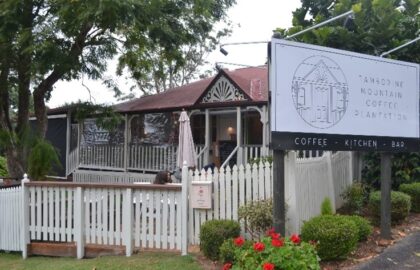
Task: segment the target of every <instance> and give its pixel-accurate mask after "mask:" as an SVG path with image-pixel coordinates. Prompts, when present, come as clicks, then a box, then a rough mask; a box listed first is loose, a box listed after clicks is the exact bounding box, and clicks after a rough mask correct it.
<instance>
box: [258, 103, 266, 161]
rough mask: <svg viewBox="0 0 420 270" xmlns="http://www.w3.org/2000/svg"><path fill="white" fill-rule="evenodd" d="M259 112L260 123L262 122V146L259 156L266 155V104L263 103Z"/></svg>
mask: <svg viewBox="0 0 420 270" xmlns="http://www.w3.org/2000/svg"><path fill="white" fill-rule="evenodd" d="M260 113H261V123H262V125H263V126H262V148H261V156H268V148H267V144H268V125H267V124H268V115H267V106H266V105H264V106H263V107H262V112H260Z"/></svg>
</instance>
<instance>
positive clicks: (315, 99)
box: [269, 39, 420, 237]
mask: <svg viewBox="0 0 420 270" xmlns="http://www.w3.org/2000/svg"><path fill="white" fill-rule="evenodd" d="M269 57H270V69H269V70H270V73H269V85H270V91H271V106H272V107H271V137H272V142H271V145H272V148H273V150H274V168H275V171H274V175H275V177H276V179H275V180H274V183H273V186H274V189H275V192H277V191H276V189H278V190H279V191H282V192H284V181H283V180H284V172H283V175H280V172H279V171H278V170H280V169H281V168H282V166H283V167H284V162H281V160H284V152H283V156H281V155H282V154H281V153H280V152H277V151H285V150H333V151H378V152H382V153H383V154H382V158H381V160H382V161H381V164H382V165H381V166H382V175H381V177H382V198H383V199H382V201H383V202H384V203H383V204H382V206H381V213H382V217H381V223H382V224H383V227H381V228H382V235H383V237H387V235H389V232H387V230H388V229H387V228H390V227H389V226H390V225H389V224H390V182H391V179H390V178H391V172H390V170H391V153H394V152H410V151H411V152H418V151H420V137H419V125H420V124H419V119H420V116H419V104H420V103H419V95H420V90H419V88H420V86H419V85H420V83H419V70H420V68H419V64H415V63H408V62H403V61H396V60H390V59H384V58H380V57H375V56H370V55H365V54H359V53H354V52H349V51H343V50H337V49H332V48H326V47H321V46H315V45H308V44H303V43H297V42H291V41H286V40H280V39H272V41H271V50H270V56H269ZM276 157H278V159H277V158H276ZM280 163H282V164H283V165H281V164H280ZM276 168H277V169H276ZM279 181H283V182H282V183H281V186H277V187H276V186H275V185H279V184H278V183H280V182H279ZM276 183H277V184H276ZM273 199H274V205H278V206H275V210H274V211H273V212H274V215H275V216H274V220H275V221H276V220H284V218H283V219H282V217H281V213H280V212H281V211H278V207H280V206H281V205H282V204H284V193H283V195H281V194H278V195H276V193H274V197H273ZM279 200H283V202H280V201H279ZM276 209H277V210H276ZM388 223H389V224H388ZM277 225H278V226H279V225H280V224H277Z"/></svg>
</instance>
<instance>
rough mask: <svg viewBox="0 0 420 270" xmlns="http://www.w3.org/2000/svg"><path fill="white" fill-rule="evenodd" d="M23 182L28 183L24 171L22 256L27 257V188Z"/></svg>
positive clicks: (28, 239)
mask: <svg viewBox="0 0 420 270" xmlns="http://www.w3.org/2000/svg"><path fill="white" fill-rule="evenodd" d="M25 183H29V179H28V175H27V174H26V173H25V174H24V175H23V179H22V208H23V209H22V225H21V226H22V230H21V233H22V238H21V241H22V242H21V243H22V257H23V258H24V259H26V258H28V244H29V243H30V241H31V239H30V238H29V190H28V188H27V187H25Z"/></svg>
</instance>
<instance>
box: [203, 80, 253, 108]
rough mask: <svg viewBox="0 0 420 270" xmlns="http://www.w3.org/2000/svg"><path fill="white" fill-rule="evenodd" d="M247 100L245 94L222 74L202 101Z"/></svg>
mask: <svg viewBox="0 0 420 270" xmlns="http://www.w3.org/2000/svg"><path fill="white" fill-rule="evenodd" d="M238 100H246V98H245V96H244V94H243V93H241V91H239V89H238V88H236V87H235V86H234V85H233V84H232V83H231V82H230V81H229V80H228V79H227V78H226V77H224V76H221V77H220V78H219V80H218V81H217V82H216V83H215V84H214V85H213V86H212V88H211V89H210V90H209V91H208V92H207V94H206V95H205V96H204V97H203V99H202V100H201V102H202V103H212V102H225V101H238Z"/></svg>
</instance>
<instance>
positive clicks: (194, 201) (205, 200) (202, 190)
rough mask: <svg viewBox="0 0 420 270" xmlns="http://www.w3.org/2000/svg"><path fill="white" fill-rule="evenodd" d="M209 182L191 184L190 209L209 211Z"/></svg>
mask: <svg viewBox="0 0 420 270" xmlns="http://www.w3.org/2000/svg"><path fill="white" fill-rule="evenodd" d="M211 184H212V182H211V181H192V182H191V207H192V208H199V209H211V208H212V207H211V194H212V188H211Z"/></svg>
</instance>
